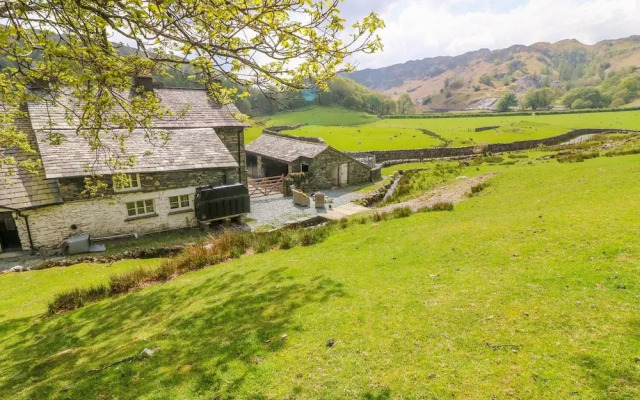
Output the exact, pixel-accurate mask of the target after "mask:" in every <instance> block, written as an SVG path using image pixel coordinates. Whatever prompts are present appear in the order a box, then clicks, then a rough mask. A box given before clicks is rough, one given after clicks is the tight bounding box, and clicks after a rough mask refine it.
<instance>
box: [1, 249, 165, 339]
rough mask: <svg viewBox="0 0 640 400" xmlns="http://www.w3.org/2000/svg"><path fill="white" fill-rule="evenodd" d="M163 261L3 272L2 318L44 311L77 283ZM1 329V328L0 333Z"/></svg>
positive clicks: (89, 282) (85, 283)
mask: <svg viewBox="0 0 640 400" xmlns="http://www.w3.org/2000/svg"><path fill="white" fill-rule="evenodd" d="M160 261H161V260H160V259H148V260H123V261H118V262H114V263H113V264H76V265H74V266H71V267H59V268H49V269H44V270H40V271H30V272H23V273H19V274H15V273H14V274H4V275H0V288H1V289H2V290H0V305H1V306H0V321H3V320H6V319H9V318H10V319H14V318H23V317H33V316H35V315H38V314H42V313H45V312H46V311H47V303H48V302H49V301H50V300H52V299H53V296H54V295H55V294H56V293H60V292H63V291H65V290H68V289H72V288H74V287H76V286H91V285H96V284H99V283H105V282H107V281H108V280H109V277H110V276H111V275H115V274H118V273H121V272H124V271H129V270H132V269H135V268H139V267H142V268H151V267H156V266H158V265H159V263H160ZM1 324H2V322H0V325H1ZM2 332H3V331H2V329H1V328H0V334H1V333H2ZM0 336H1V335H0Z"/></svg>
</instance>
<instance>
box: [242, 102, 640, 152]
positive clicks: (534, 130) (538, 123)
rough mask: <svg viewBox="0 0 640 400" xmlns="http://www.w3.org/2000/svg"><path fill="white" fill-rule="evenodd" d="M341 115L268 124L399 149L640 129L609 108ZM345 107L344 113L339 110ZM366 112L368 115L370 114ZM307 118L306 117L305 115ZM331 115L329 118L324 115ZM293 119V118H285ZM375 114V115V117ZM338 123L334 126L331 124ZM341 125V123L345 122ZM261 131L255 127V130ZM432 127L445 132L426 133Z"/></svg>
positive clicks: (630, 116)
mask: <svg viewBox="0 0 640 400" xmlns="http://www.w3.org/2000/svg"><path fill="white" fill-rule="evenodd" d="M335 110H336V111H335V113H336V116H335V118H331V112H328V110H327V109H322V111H318V119H322V121H323V122H322V123H320V122H315V120H314V119H313V117H312V115H314V110H310V111H305V112H299V113H282V114H278V115H276V116H275V117H273V119H272V120H269V121H267V125H279V124H293V123H294V122H293V121H294V120H295V123H306V124H308V125H307V126H305V127H303V128H301V129H298V130H293V131H287V133H289V134H294V135H301V136H318V137H322V138H323V139H324V140H326V141H327V142H328V143H329V144H331V145H333V146H334V147H336V148H338V149H341V150H349V151H358V150H362V151H366V150H398V149H412V148H424V147H434V146H441V145H445V144H447V145H448V146H470V145H474V144H485V143H509V142H515V141H522V140H531V139H542V138H545V137H550V136H555V135H559V134H562V133H565V132H568V131H570V130H572V129H577V128H612V129H636V130H640V111H626V112H603V113H587V114H560V115H537V116H536V115H529V116H496V117H473V116H469V117H467V118H420V119H378V120H374V121H373V122H371V120H369V121H364V122H368V123H364V122H363V124H361V125H357V126H345V125H352V124H353V122H352V118H351V117H350V118H348V119H344V118H343V117H342V116H341V115H351V116H354V115H356V114H357V113H355V112H353V111H348V110H341V109H335ZM338 110H340V112H338ZM365 115H366V114H365ZM303 116H304V117H303ZM325 116H328V117H329V118H328V119H325V118H324V117H325ZM287 118H290V119H291V122H289V123H286V122H284V121H285V120H287ZM372 118H375V117H372ZM331 125H334V126H331ZM340 125H341V126H340ZM485 126H499V127H500V128H498V129H495V130H489V131H483V132H475V129H476V128H479V127H485ZM252 129H254V130H255V128H252ZM423 129H426V130H428V131H431V132H433V133H435V134H436V135H438V136H440V137H441V138H442V139H441V140H439V139H437V138H435V137H432V136H429V135H427V134H424V133H422V131H421V130H423ZM260 132H261V130H260V129H257V130H255V131H251V132H250V134H247V135H246V136H247V142H249V141H250V140H252V139H254V138H255V137H257V136H258V135H259V134H260Z"/></svg>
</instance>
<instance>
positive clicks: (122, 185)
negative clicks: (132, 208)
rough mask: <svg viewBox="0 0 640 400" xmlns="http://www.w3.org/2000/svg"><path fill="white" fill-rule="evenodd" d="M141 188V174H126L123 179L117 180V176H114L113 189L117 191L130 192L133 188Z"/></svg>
mask: <svg viewBox="0 0 640 400" xmlns="http://www.w3.org/2000/svg"><path fill="white" fill-rule="evenodd" d="M137 189H140V175H138V174H124V177H123V179H122V180H118V181H116V177H115V176H114V177H113V190H114V191H116V192H129V191H132V190H137Z"/></svg>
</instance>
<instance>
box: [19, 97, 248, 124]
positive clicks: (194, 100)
mask: <svg viewBox="0 0 640 400" xmlns="http://www.w3.org/2000/svg"><path fill="white" fill-rule="evenodd" d="M154 93H155V95H156V96H158V97H159V98H160V103H161V104H163V105H164V106H166V107H168V108H169V109H170V110H171V111H173V112H174V114H175V115H171V116H167V117H165V118H163V119H160V120H156V121H154V126H155V127H157V128H159V129H171V128H212V127H213V128H216V127H234V126H237V127H244V126H248V124H246V123H244V122H240V121H238V120H237V119H236V118H235V117H234V116H233V114H234V113H238V109H237V108H236V107H235V106H234V105H222V104H219V103H216V102H214V101H212V100H210V99H209V98H208V97H207V92H206V90H204V89H183V88H176V89H154ZM122 96H123V97H124V98H127V99H131V98H132V97H133V96H135V93H134V92H133V91H130V92H127V93H122ZM57 101H58V102H59V103H60V104H62V105H63V106H62V105H57V104H54V103H52V102H45V101H38V102H30V103H29V104H28V108H29V114H30V115H31V123H32V125H33V129H34V130H36V131H38V130H41V129H54V130H58V129H75V128H76V126H77V123H76V122H74V121H71V123H69V121H67V118H66V117H67V109H69V110H77V111H75V114H77V115H79V114H80V113H81V112H80V108H79V106H78V105H77V104H76V101H77V100H75V99H74V98H72V97H71V96H64V95H61V96H59V98H58V99H57ZM185 108H186V110H187V111H186V112H185V113H184V114H182V111H184V110H185ZM73 114H74V113H71V114H70V115H73Z"/></svg>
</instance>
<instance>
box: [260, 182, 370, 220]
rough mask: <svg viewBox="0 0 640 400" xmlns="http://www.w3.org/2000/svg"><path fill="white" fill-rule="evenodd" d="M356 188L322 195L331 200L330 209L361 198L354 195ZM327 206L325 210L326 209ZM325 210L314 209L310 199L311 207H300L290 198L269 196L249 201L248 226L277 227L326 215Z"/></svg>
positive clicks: (328, 191)
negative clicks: (306, 218) (305, 218)
mask: <svg viewBox="0 0 640 400" xmlns="http://www.w3.org/2000/svg"><path fill="white" fill-rule="evenodd" d="M356 190H358V187H348V188H341V189H331V190H324V191H323V193H324V194H325V195H326V196H328V197H330V198H332V199H333V203H332V204H331V207H332V208H336V207H339V206H342V205H344V204H347V203H349V202H351V201H352V200H356V199H358V198H360V197H362V193H355V191H356ZM328 207H329V206H328V205H327V209H328ZM326 212H327V210H326V209H317V210H316V208H315V207H314V204H313V199H311V207H300V206H296V205H294V204H293V201H292V199H291V197H282V196H281V195H279V196H269V197H257V198H252V199H251V215H249V217H250V218H251V219H252V220H253V221H250V224H251V225H252V226H254V227H259V226H272V227H279V226H282V225H284V224H285V223H286V222H287V221H291V220H294V219H296V218H300V217H311V216H314V215H317V214H323V213H326Z"/></svg>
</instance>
